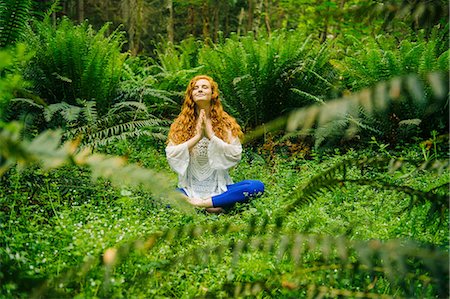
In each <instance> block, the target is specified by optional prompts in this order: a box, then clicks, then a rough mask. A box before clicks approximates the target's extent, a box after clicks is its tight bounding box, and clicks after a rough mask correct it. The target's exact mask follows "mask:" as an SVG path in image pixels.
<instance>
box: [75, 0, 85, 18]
mask: <svg viewBox="0 0 450 299" xmlns="http://www.w3.org/2000/svg"><path fill="white" fill-rule="evenodd" d="M77 10H78V11H77V12H78V14H77V15H78V22H80V23H82V22H83V21H84V0H78V9H77Z"/></svg>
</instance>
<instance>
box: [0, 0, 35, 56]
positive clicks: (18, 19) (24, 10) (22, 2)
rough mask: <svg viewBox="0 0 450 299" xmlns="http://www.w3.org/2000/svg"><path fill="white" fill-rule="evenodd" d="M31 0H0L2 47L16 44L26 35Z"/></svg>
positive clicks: (0, 39) (0, 43)
mask: <svg viewBox="0 0 450 299" xmlns="http://www.w3.org/2000/svg"><path fill="white" fill-rule="evenodd" d="M30 7H31V0H1V1H0V48H3V47H6V46H9V45H12V44H14V43H15V42H16V41H17V40H19V39H21V38H22V37H23V36H24V31H25V27H26V26H27V24H28V20H29V10H30Z"/></svg>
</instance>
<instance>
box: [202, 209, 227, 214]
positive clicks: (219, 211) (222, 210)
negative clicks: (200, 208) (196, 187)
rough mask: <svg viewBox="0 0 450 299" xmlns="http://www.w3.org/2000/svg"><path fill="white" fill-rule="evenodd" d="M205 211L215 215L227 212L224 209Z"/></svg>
mask: <svg viewBox="0 0 450 299" xmlns="http://www.w3.org/2000/svg"><path fill="white" fill-rule="evenodd" d="M205 210H206V212H208V213H213V214H220V213H223V212H225V210H224V209H222V208H206V209H205Z"/></svg>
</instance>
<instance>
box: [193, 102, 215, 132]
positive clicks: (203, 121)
mask: <svg viewBox="0 0 450 299" xmlns="http://www.w3.org/2000/svg"><path fill="white" fill-rule="evenodd" d="M195 130H196V135H198V136H199V137H200V139H201V138H202V137H203V136H206V137H207V138H208V139H211V138H212V137H213V136H214V130H213V127H212V122H211V119H210V118H209V117H207V116H206V113H205V110H203V109H202V110H200V114H199V115H198V119H197V125H196V127H195Z"/></svg>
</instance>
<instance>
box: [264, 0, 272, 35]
mask: <svg viewBox="0 0 450 299" xmlns="http://www.w3.org/2000/svg"><path fill="white" fill-rule="evenodd" d="M264 6H265V8H266V12H265V13H264V22H265V24H266V30H267V34H268V35H269V36H270V33H271V29H270V6H269V0H265V2H264Z"/></svg>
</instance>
